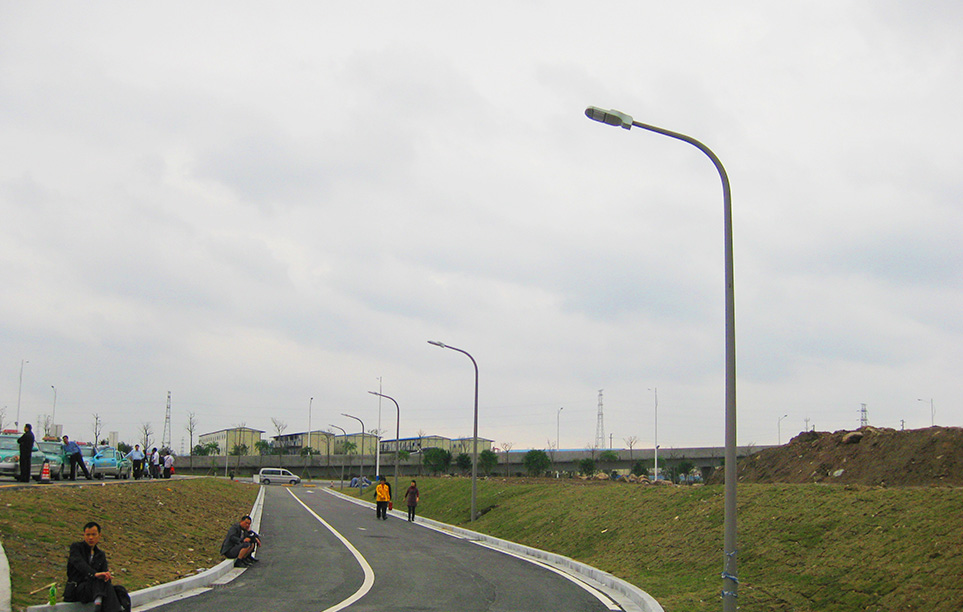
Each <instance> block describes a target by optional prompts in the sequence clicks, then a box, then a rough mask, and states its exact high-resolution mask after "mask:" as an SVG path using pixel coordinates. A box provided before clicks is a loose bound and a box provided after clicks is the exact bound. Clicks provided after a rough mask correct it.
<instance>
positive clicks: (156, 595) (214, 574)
mask: <svg viewBox="0 0 963 612" xmlns="http://www.w3.org/2000/svg"><path fill="white" fill-rule="evenodd" d="M263 505H264V487H263V486H262V487H261V488H260V490H259V491H258V494H257V499H256V500H254V507H253V508H251V527H252V529H254V531H257V530H258V529H260V528H261V509H262V506H263ZM4 560H5V558H4ZM233 569H234V561H232V560H231V559H225V560H223V561H221V562H220V563H218V564H217V565H215V566H214V567H212V568H210V569H207V570H204V571H203V572H201V573H199V574H195V575H193V576H188V577H187V578H181V579H180V580H175V581H174V582H168V583H166V584H158V585H157V586H152V587H147V588H146V589H141V590H139V591H133V592H132V593H131V594H130V603H131V606H133V608H134V609H135V610H136V609H137V608H138V607H140V606H144V605H146V604H149V603H153V602H155V601H158V600H160V599H166V598H168V597H173V596H175V595H179V594H181V593H184V592H186V591H190V590H192V589H199V588H203V587H206V586H208V585H210V584H212V583H214V582H217V581H218V580H219V579H220V578H221V577H223V576H224V575H225V574H227V573H228V572H230V571H231V570H233ZM0 575H2V568H0ZM7 577H8V579H7V580H6V583H7V585H8V589H9V584H10V580H9V573H8V574H7ZM2 582H3V581H2V580H0V583H2ZM0 605H2V602H0ZM9 605H10V602H9V597H8V600H7V608H6V610H4V609H3V608H0V612H9V611H10V607H9ZM93 609H94V604H92V603H89V604H82V603H77V602H60V603H58V604H55V605H52V606H51V605H49V604H45V605H40V606H29V607H28V608H27V612H88V611H90V610H93Z"/></svg>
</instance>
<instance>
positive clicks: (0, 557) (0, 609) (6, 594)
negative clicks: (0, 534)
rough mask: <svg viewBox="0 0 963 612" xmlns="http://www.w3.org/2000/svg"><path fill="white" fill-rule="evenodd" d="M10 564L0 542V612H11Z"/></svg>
mask: <svg viewBox="0 0 963 612" xmlns="http://www.w3.org/2000/svg"><path fill="white" fill-rule="evenodd" d="M10 589H11V587H10V564H9V563H7V553H5V552H3V543H2V542H0V612H10Z"/></svg>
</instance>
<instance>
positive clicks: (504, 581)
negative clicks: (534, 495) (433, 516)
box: [152, 487, 619, 612]
mask: <svg viewBox="0 0 963 612" xmlns="http://www.w3.org/2000/svg"><path fill="white" fill-rule="evenodd" d="M299 500H300V502H299ZM322 520H323V522H322ZM325 523H326V524H327V525H326V524H325ZM329 526H330V528H329ZM334 532H337V533H334ZM259 533H260V534H261V535H262V540H263V542H264V546H263V548H262V550H261V551H260V552H259V553H258V556H259V557H260V558H261V562H260V563H259V564H257V565H255V566H254V567H251V568H249V569H246V570H244V571H243V573H241V575H240V576H238V577H237V578H235V579H234V580H233V581H231V582H229V583H228V584H225V585H222V586H218V587H215V588H213V589H211V590H209V591H206V592H204V593H201V594H199V595H196V596H194V597H190V598H186V599H182V600H179V601H174V602H170V603H166V604H162V605H160V606H157V607H153V608H152V609H153V610H158V611H162V612H194V611H197V610H258V611H259V612H274V611H278V612H281V611H284V612H308V611H311V612H322V611H329V612H334V611H335V610H341V609H350V610H352V611H356V612H367V611H375V610H379V611H384V610H392V611H415V610H444V611H445V612H451V611H452V610H458V611H459V612H475V611H483V610H484V611H493V612H502V611H504V612H509V611H510V612H521V611H531V612H541V611H545V612H548V611H552V612H558V611H560V610H566V611H569V610H571V611H585V612H590V611H591V612H594V611H599V612H604V611H607V610H617V609H619V608H618V607H616V606H615V605H614V604H612V603H611V602H609V603H608V604H606V603H603V601H602V600H600V599H599V598H598V597H596V596H595V595H594V594H593V593H591V592H590V591H589V590H586V589H585V588H583V587H582V586H579V585H578V584H576V583H574V582H573V581H571V580H569V579H568V578H565V577H563V576H560V575H558V574H557V573H555V572H553V571H551V570H549V569H546V568H544V567H542V566H540V565H536V564H532V563H530V562H528V561H524V560H522V559H518V558H516V557H512V556H509V555H506V554H504V553H501V552H497V551H494V550H491V549H488V548H485V547H483V546H480V545H478V544H475V543H472V542H470V541H468V540H464V539H460V538H456V537H453V536H451V535H447V534H443V533H440V532H438V531H435V530H433V529H430V528H426V527H424V526H422V525H419V524H417V523H409V522H407V521H406V520H404V519H402V518H398V517H395V516H389V517H388V520H387V521H380V520H378V519H376V518H375V512H374V509H373V508H371V509H369V508H367V507H363V506H359V505H357V504H354V503H352V502H350V501H346V500H343V499H340V498H338V497H336V496H333V495H330V494H328V493H325V492H323V491H322V490H321V489H311V488H302V487H294V488H289V487H267V490H266V495H265V498H264V506H263V510H262V516H261V529H260V532H259ZM337 534H340V537H339V535H337ZM342 538H343V539H342Z"/></svg>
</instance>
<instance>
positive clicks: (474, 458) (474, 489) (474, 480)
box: [428, 340, 478, 522]
mask: <svg viewBox="0 0 963 612" xmlns="http://www.w3.org/2000/svg"><path fill="white" fill-rule="evenodd" d="M428 344H432V345H434V346H437V347H439V348H446V349H451V350H453V351H458V352H459V353H461V354H462V355H465V356H467V357H468V358H469V359H471V364H472V365H473V366H475V425H474V429H473V430H472V444H471V447H472V451H471V515H470V516H471V522H474V521H475V500H476V499H477V498H478V364H477V363H476V362H475V358H474V357H472V356H471V355H470V354H469V353H468V351H463V350H461V349H460V348H455V347H453V346H448V345H447V344H445V343H444V342H438V341H437V340H429V341H428Z"/></svg>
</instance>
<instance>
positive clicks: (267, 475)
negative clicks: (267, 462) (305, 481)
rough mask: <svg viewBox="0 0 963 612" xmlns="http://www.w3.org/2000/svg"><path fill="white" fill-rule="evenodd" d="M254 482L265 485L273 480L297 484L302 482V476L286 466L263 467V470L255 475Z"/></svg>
mask: <svg viewBox="0 0 963 612" xmlns="http://www.w3.org/2000/svg"><path fill="white" fill-rule="evenodd" d="M254 482H256V483H260V484H264V485H269V484H271V483H272V482H275V483H281V484H291V485H296V484H300V483H301V477H300V476H297V475H295V474H292V473H291V472H289V471H288V470H286V469H284V468H261V471H260V472H258V473H257V474H255V475H254Z"/></svg>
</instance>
